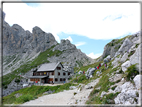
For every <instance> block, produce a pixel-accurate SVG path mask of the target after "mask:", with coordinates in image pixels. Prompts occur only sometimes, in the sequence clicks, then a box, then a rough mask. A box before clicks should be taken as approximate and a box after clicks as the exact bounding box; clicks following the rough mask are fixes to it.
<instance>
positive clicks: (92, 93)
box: [90, 89, 99, 96]
mask: <svg viewBox="0 0 142 107" xmlns="http://www.w3.org/2000/svg"><path fill="white" fill-rule="evenodd" d="M98 92H99V90H97V89H94V90H93V91H92V92H91V93H90V96H92V95H94V94H96V93H98Z"/></svg>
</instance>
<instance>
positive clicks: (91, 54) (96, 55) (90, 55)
mask: <svg viewBox="0 0 142 107" xmlns="http://www.w3.org/2000/svg"><path fill="white" fill-rule="evenodd" d="M101 55H102V53H98V54H94V53H93V52H92V53H90V54H88V55H87V56H89V57H90V58H92V59H96V58H98V57H99V56H101Z"/></svg>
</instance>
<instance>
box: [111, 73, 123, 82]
mask: <svg viewBox="0 0 142 107" xmlns="http://www.w3.org/2000/svg"><path fill="white" fill-rule="evenodd" d="M122 76H123V75H122V74H115V75H114V76H112V77H110V78H109V81H110V82H116V81H118V80H121V78H122Z"/></svg>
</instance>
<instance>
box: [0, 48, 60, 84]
mask: <svg viewBox="0 0 142 107" xmlns="http://www.w3.org/2000/svg"><path fill="white" fill-rule="evenodd" d="M54 47H55V46H52V47H51V48H50V49H48V50H46V51H45V52H42V53H40V55H39V56H38V57H37V58H35V59H34V60H33V61H30V62H27V63H26V64H24V65H21V66H20V67H19V68H18V69H16V70H14V71H12V72H11V73H9V74H7V75H4V76H3V83H2V85H3V86H6V85H8V84H9V83H10V82H11V81H12V80H13V79H14V78H15V77H18V76H17V75H18V74H19V73H26V72H27V71H29V70H31V69H32V68H35V67H37V66H39V65H41V64H43V63H46V62H49V61H48V60H47V57H51V56H54V55H56V56H59V55H60V54H61V53H62V52H61V51H57V50H56V51H54V52H53V51H52V49H53V48H54ZM47 54H48V56H47Z"/></svg>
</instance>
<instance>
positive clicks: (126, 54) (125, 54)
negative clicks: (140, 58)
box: [120, 52, 128, 63]
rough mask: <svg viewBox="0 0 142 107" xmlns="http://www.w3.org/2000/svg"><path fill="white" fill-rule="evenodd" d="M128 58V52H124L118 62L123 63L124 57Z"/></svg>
mask: <svg viewBox="0 0 142 107" xmlns="http://www.w3.org/2000/svg"><path fill="white" fill-rule="evenodd" d="M127 58H128V53H127V52H126V53H124V55H123V56H122V58H121V59H120V62H121V63H123V62H125V61H126V59H127Z"/></svg>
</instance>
